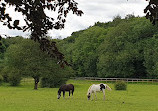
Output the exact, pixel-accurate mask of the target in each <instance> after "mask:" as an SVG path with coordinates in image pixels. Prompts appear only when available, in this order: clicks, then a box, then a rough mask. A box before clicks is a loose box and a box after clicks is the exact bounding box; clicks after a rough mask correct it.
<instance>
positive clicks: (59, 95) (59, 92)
mask: <svg viewBox="0 0 158 111" xmlns="http://www.w3.org/2000/svg"><path fill="white" fill-rule="evenodd" d="M60 97H61V91H60V90H58V96H57V98H58V99H60Z"/></svg>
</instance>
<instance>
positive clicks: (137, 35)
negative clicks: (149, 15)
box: [97, 18, 157, 78]
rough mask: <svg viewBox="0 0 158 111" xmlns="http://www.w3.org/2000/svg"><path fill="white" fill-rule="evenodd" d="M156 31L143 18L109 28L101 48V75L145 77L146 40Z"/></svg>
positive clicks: (98, 65)
mask: <svg viewBox="0 0 158 111" xmlns="http://www.w3.org/2000/svg"><path fill="white" fill-rule="evenodd" d="M127 21H128V22H127ZM140 21H141V22H140ZM156 32H157V28H156V27H154V26H152V25H151V24H150V22H148V21H147V20H146V19H144V18H132V19H130V20H124V21H122V22H121V23H120V24H118V25H117V26H116V27H113V28H110V30H109V31H108V33H107V35H106V38H105V39H104V42H103V43H102V44H101V45H100V46H99V48H98V50H99V54H100V56H99V62H98V64H97V68H98V76H100V77H132V78H146V77H147V71H146V67H145V66H144V62H145V60H144V46H145V43H146V42H145V41H147V40H148V39H151V38H152V36H153V35H154V33H156Z"/></svg>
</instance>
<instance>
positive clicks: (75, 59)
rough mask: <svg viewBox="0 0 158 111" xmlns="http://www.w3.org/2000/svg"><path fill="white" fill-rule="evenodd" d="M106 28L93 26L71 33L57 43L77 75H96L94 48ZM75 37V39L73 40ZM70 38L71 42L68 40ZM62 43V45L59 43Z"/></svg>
mask: <svg viewBox="0 0 158 111" xmlns="http://www.w3.org/2000/svg"><path fill="white" fill-rule="evenodd" d="M106 33H107V30H105V29H104V28H101V27H98V26H94V27H90V28H89V29H87V30H85V31H80V32H76V33H73V34H72V36H71V37H68V38H66V39H64V40H63V42H60V43H59V46H60V47H61V46H62V47H61V49H62V50H65V53H64V54H65V56H66V57H67V60H68V62H69V63H70V64H71V65H72V67H73V69H74V70H75V71H76V75H77V76H96V75H97V69H96V68H97V67H96V62H97V56H98V55H97V54H96V49H97V47H98V46H99V45H100V43H101V42H102V41H103V38H104V35H105V34H106ZM74 39H75V40H74ZM70 40H72V41H73V42H69V41H70ZM61 44H63V45H61Z"/></svg>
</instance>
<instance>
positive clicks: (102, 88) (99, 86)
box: [87, 83, 112, 100]
mask: <svg viewBox="0 0 158 111" xmlns="http://www.w3.org/2000/svg"><path fill="white" fill-rule="evenodd" d="M105 89H107V90H109V91H111V90H112V89H111V88H110V87H109V86H108V85H107V84H103V83H100V84H92V85H91V86H90V87H89V89H88V92H87V98H88V100H90V97H91V95H92V94H93V96H94V94H95V97H96V99H97V95H96V92H99V91H102V92H103V94H104V98H103V99H104V100H105ZM92 100H93V97H92Z"/></svg>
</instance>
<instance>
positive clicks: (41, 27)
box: [0, 0, 83, 67]
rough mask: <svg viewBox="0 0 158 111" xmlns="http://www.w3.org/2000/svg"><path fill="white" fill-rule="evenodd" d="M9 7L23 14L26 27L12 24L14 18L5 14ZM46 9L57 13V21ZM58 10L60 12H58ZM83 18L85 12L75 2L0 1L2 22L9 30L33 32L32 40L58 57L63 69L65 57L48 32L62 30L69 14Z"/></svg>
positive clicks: (15, 22)
mask: <svg viewBox="0 0 158 111" xmlns="http://www.w3.org/2000/svg"><path fill="white" fill-rule="evenodd" d="M7 5H9V6H14V10H15V11H16V12H21V13H22V15H23V16H24V17H25V18H24V20H25V22H26V26H19V22H20V20H15V21H13V24H11V22H12V18H11V17H10V15H9V14H8V13H6V12H5V10H6V8H7ZM45 9H47V10H50V11H54V12H55V11H57V12H58V16H57V21H55V18H53V17H51V16H50V15H47V14H46V13H45V11H44V10H45ZM57 9H58V10H57ZM70 11H72V12H73V14H76V15H78V16H81V15H82V14H83V12H82V11H81V10H79V9H78V7H77V3H76V2H75V1H74V0H0V15H1V16H0V22H3V25H7V27H8V28H9V29H18V30H23V31H26V30H31V39H33V40H34V41H38V42H39V43H40V48H41V50H42V51H47V53H48V54H49V55H50V56H51V57H56V58H57V59H58V60H59V62H60V63H61V66H62V67H63V65H64V63H66V64H67V62H66V61H64V60H63V59H64V55H63V54H62V53H61V52H59V50H58V48H57V47H56V45H55V44H56V43H55V42H51V41H49V40H48V39H46V38H45V35H46V34H47V32H48V30H51V29H62V28H64V24H65V22H66V17H67V15H68V13H69V12H70Z"/></svg>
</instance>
